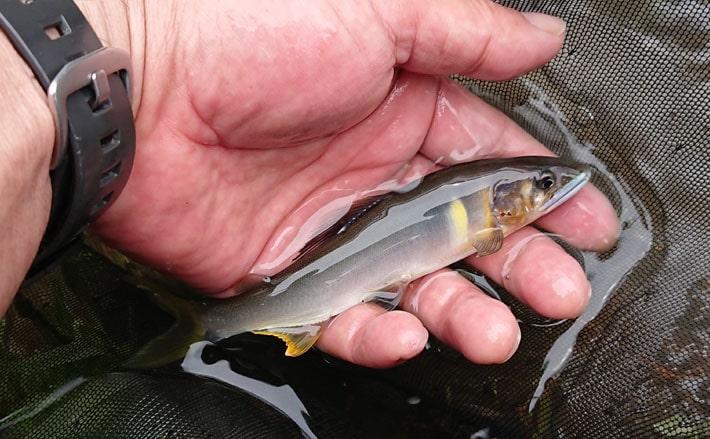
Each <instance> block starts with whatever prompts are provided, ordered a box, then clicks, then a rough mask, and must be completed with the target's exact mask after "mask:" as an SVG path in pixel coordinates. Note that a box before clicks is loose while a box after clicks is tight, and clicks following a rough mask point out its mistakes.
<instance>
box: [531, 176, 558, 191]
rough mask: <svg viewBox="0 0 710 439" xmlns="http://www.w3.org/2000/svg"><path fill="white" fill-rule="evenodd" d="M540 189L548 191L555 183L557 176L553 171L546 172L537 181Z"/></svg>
mask: <svg viewBox="0 0 710 439" xmlns="http://www.w3.org/2000/svg"><path fill="white" fill-rule="evenodd" d="M535 185H536V186H537V188H538V189H540V190H543V191H546V190H548V189H550V188H551V187H553V186H554V185H555V176H554V175H553V174H552V173H551V172H546V173H544V174H542V176H541V177H540V178H539V179H538V180H537V181H536V182H535Z"/></svg>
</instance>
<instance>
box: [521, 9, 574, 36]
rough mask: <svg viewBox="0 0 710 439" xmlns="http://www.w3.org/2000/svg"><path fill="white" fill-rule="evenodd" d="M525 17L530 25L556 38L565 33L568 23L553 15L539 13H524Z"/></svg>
mask: <svg viewBox="0 0 710 439" xmlns="http://www.w3.org/2000/svg"><path fill="white" fill-rule="evenodd" d="M523 16H525V19H526V20H528V22H529V23H530V24H532V25H533V26H535V27H536V28H538V29H540V30H541V31H544V32H547V33H548V34H552V35H555V36H560V35H562V34H564V33H565V30H566V29H567V23H565V22H564V20H562V19H560V18H557V17H553V16H552V15H547V14H541V13H539V12H523Z"/></svg>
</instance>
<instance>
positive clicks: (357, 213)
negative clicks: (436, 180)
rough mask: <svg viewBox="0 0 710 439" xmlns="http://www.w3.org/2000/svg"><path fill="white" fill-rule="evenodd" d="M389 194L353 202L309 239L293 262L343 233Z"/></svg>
mask: <svg viewBox="0 0 710 439" xmlns="http://www.w3.org/2000/svg"><path fill="white" fill-rule="evenodd" d="M389 196H390V195H389V194H382V195H376V196H372V197H366V198H362V199H360V200H357V201H355V202H354V203H353V204H352V206H350V209H349V210H348V211H347V213H346V214H345V215H343V216H342V217H340V219H339V220H338V221H336V222H335V223H334V224H333V225H332V226H330V227H328V228H327V229H325V230H323V231H322V232H320V233H319V234H317V235H315V236H314V237H313V238H311V240H310V241H308V242H307V243H306V245H304V246H303V248H302V249H301V250H300V251H299V252H298V254H297V255H296V257H295V258H293V260H294V261H297V260H299V259H301V258H302V257H303V256H304V255H305V254H307V253H311V252H313V251H315V250H316V249H317V248H319V247H320V246H321V245H323V244H324V243H326V242H328V241H329V240H330V239H331V238H333V237H335V236H337V235H340V234H341V233H345V231H347V230H348V229H349V228H350V227H351V226H352V225H353V224H355V223H356V222H357V221H358V220H359V219H360V218H362V216H363V215H364V214H365V213H367V212H368V211H370V210H372V208H374V207H375V206H377V205H378V204H380V203H381V202H382V201H383V200H384V199H385V198H388V197H389Z"/></svg>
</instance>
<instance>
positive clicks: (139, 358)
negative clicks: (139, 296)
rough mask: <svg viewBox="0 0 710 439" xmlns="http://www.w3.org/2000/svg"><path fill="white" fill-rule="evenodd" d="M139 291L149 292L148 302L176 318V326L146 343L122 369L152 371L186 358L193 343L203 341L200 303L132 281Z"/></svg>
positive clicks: (144, 281)
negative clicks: (152, 302)
mask: <svg viewBox="0 0 710 439" xmlns="http://www.w3.org/2000/svg"><path fill="white" fill-rule="evenodd" d="M132 281H133V283H135V284H136V285H138V287H139V288H142V289H145V290H147V291H148V292H149V294H150V297H151V300H153V301H154V302H155V303H156V304H157V305H158V306H160V307H161V308H162V309H164V310H165V311H167V312H169V313H170V314H172V315H173V317H175V323H173V325H172V326H171V327H170V329H168V330H167V331H166V332H165V333H164V334H162V335H159V336H158V337H156V338H155V339H153V340H151V341H150V342H148V343H147V344H146V345H145V346H143V347H142V348H141V349H140V350H139V351H138V352H136V353H135V354H133V356H132V357H131V358H129V359H128V360H127V361H126V362H125V363H124V366H125V367H128V368H132V369H151V368H155V367H159V366H163V365H165V364H169V363H172V362H173V361H177V360H179V359H181V358H183V357H184V356H185V353H187V350H188V348H189V347H190V345H191V344H192V343H195V342H198V341H202V340H204V335H205V334H204V332H205V331H204V329H203V328H202V324H201V321H200V315H199V309H198V307H199V303H197V302H192V301H189V300H184V299H181V298H179V297H177V296H175V295H173V294H171V293H169V292H167V291H166V290H165V288H164V287H163V286H161V285H159V284H157V283H155V282H151V281H146V280H145V279H138V278H132Z"/></svg>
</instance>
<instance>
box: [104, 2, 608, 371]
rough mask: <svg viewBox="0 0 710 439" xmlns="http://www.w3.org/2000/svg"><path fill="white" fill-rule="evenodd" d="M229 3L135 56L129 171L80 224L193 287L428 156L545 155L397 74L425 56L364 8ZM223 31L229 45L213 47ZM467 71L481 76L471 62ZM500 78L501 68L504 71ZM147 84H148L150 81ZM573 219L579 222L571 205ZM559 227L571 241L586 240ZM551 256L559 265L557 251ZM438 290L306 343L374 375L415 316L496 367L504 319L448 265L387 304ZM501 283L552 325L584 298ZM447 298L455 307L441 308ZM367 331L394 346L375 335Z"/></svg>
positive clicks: (278, 245)
mask: <svg viewBox="0 0 710 439" xmlns="http://www.w3.org/2000/svg"><path fill="white" fill-rule="evenodd" d="M217 7H223V8H225V9H228V8H229V7H230V6H229V5H224V2H220V6H217ZM234 8H235V10H226V11H225V10H223V11H220V13H219V14H216V13H213V14H210V16H216V17H220V18H219V19H218V20H217V21H216V22H209V23H204V24H203V25H202V27H199V26H200V22H199V21H195V22H187V21H186V22H185V23H188V24H190V25H191V26H193V27H195V26H197V28H194V29H191V30H192V31H194V32H182V33H181V34H179V35H178V36H177V37H178V38H177V40H176V41H175V42H174V52H173V55H174V56H173V57H168V58H167V59H170V60H172V63H162V62H155V63H152V64H151V63H149V62H146V68H145V72H144V75H145V79H144V81H145V82H144V86H143V95H142V102H141V107H140V110H139V113H138V116H137V121H136V125H137V130H138V131H137V132H138V151H137V156H136V160H135V167H134V170H133V173H132V176H131V179H130V181H129V184H128V186H127V187H126V189H125V191H124V193H123V195H122V196H121V197H120V199H119V201H118V202H117V203H116V205H115V206H114V207H113V208H112V209H111V210H110V212H109V213H107V214H106V215H105V217H103V218H102V219H101V222H100V223H98V224H96V229H97V231H99V232H100V233H101V234H102V235H104V236H105V237H106V238H107V239H108V241H109V242H110V243H111V244H113V245H115V246H116V247H117V248H119V249H122V250H124V251H126V252H127V253H129V254H132V255H134V256H136V257H138V258H139V259H142V260H144V261H146V262H149V263H151V264H153V265H155V266H157V267H158V268H161V269H163V270H165V271H168V272H170V273H171V274H174V275H176V276H178V277H180V278H182V279H183V280H186V281H187V282H189V283H191V284H193V285H195V286H196V287H198V288H200V289H203V290H205V291H207V292H212V293H218V292H220V291H224V290H225V289H227V288H228V287H230V285H232V284H234V283H235V282H237V281H239V280H240V279H242V278H243V277H244V276H245V275H247V274H248V273H249V272H250V271H256V272H259V273H266V271H268V270H273V269H275V268H276V267H277V266H278V263H277V262H278V261H277V260H278V257H279V256H280V255H281V253H283V251H284V250H285V248H286V247H287V246H288V243H289V242H290V241H291V240H293V238H294V234H295V233H296V232H295V231H297V230H299V229H300V228H301V226H302V225H303V224H304V223H305V222H307V220H308V218H309V217H311V216H312V215H313V214H314V213H315V212H316V211H318V210H320V209H321V208H322V207H323V206H325V205H326V204H328V203H329V202H330V201H332V200H333V199H335V198H341V197H343V196H348V195H352V194H354V193H357V192H358V191H363V190H367V189H371V188H374V187H376V186H378V185H379V184H381V183H382V182H385V181H391V180H398V179H402V178H406V177H408V176H411V175H416V174H421V173H423V172H427V171H429V170H431V169H432V168H433V167H434V164H433V161H437V162H441V163H442V164H447V163H451V162H453V161H455V159H456V157H458V156H460V155H461V154H468V156H467V159H468V160H471V159H474V158H481V157H484V156H512V155H521V154H545V153H546V150H545V149H544V148H543V147H542V146H541V145H539V144H537V143H536V142H534V141H533V140H532V139H530V138H529V137H527V136H526V135H525V133H523V132H522V131H520V130H519V129H517V128H516V127H514V126H513V125H512V123H511V122H509V121H508V120H507V119H506V118H505V117H503V116H502V115H500V114H499V113H497V112H495V111H493V110H492V109H490V108H488V107H487V106H485V105H484V104H482V103H481V102H480V101H478V100H476V99H474V98H473V97H472V96H470V95H469V94H468V93H467V92H463V91H462V90H459V89H458V88H456V87H455V86H453V85H452V84H450V83H448V82H446V80H443V79H440V78H439V77H435V76H426V75H419V74H415V73H411V72H409V71H406V70H401V71H400V72H399V74H396V72H397V67H398V66H400V65H403V66H404V67H406V68H411V69H414V70H424V69H423V67H422V66H425V65H426V62H425V60H426V58H425V55H424V54H421V53H420V56H419V58H418V57H417V55H416V54H417V52H416V51H402V50H400V49H401V47H402V41H401V40H400V41H398V43H397V44H395V42H394V40H393V37H392V35H391V33H389V31H388V29H387V27H386V26H384V25H383V24H382V21H381V20H379V21H378V20H373V16H374V15H376V12H375V11H374V10H372V11H371V10H368V11H365V12H364V13H363V12H362V11H358V12H359V14H350V15H349V16H348V17H351V18H349V19H348V20H350V21H344V20H343V19H342V17H343V16H344V15H340V14H339V12H342V11H338V10H336V9H334V8H331V7H328V8H317V7H314V8H311V9H309V11H307V12H303V11H300V10H299V11H295V10H294V11H292V12H293V14H292V15H289V14H288V11H284V12H285V13H284V14H282V15H279V16H275V15H273V14H272V15H264V16H265V17H271V18H269V19H268V20H261V21H258V20H254V19H253V18H252V17H250V16H245V15H244V14H243V13H241V12H242V11H240V10H237V9H236V8H242V9H243V7H241V6H234ZM202 13H204V11H202ZM304 14H305V15H304ZM310 14H319V16H318V17H313V16H311V15H310ZM279 17H282V18H283V20H282V21H279ZM352 17H355V18H360V21H358V20H356V19H355V18H352ZM267 21H268V22H267ZM195 23H197V24H195ZM370 23H374V24H370ZM234 29H240V30H241V31H239V32H235V31H234ZM245 29H246V30H245ZM273 29H279V32H277V33H275V34H273ZM230 32H232V33H237V35H234V38H227V37H226V36H227V35H230ZM194 35H199V40H198V41H195V39H194V38H190V37H191V36H194ZM148 37H149V42H150V33H149V34H148ZM284 37H286V38H287V40H288V41H289V44H284ZM232 41H234V44H233V45H230V44H229V43H230V42H232ZM404 45H405V46H406V44H404ZM157 46H158V47H163V46H161V45H160V44H158V45H157ZM147 47H148V49H147V55H146V59H147V60H151V59H161V58H159V57H157V56H155V57H154V58H151V47H156V46H150V45H148V46H147ZM154 50H155V49H154ZM422 53H425V52H422ZM207 54H209V55H210V56H207ZM353 54H356V55H353ZM405 55H406V56H405ZM537 56H538V58H544V57H546V56H548V55H547V54H546V53H545V52H544V51H542V53H541V54H538V55H537ZM162 59H166V58H162ZM178 60H183V61H182V62H181V63H180V64H177V61H178ZM188 60H189V62H188ZM230 60H231V62H230ZM522 62H523V63H525V61H522ZM527 63H528V64H530V63H531V61H528V62H527ZM176 64H177V65H176ZM526 67H527V66H526ZM520 68H521V67H517V69H518V70H519V69H520ZM444 70H445V68H444ZM482 72H483V73H482V75H483V76H487V75H489V76H490V75H492V74H489V73H486V69H485V66H484V68H482ZM432 73H443V72H439V71H438V70H437V69H434V70H433V71H432ZM515 73H517V71H516V67H515V66H512V67H511V72H508V73H506V74H515ZM155 78H159V80H158V81H157V82H159V83H156V84H153V83H152V81H155ZM166 84H167V85H168V87H161V86H164V85H166ZM472 116H474V117H472ZM584 197H585V195H583V194H581V195H580V197H578V198H580V200H582V201H579V202H580V203H583V204H584V203H587V204H591V205H596V206H599V205H602V206H603V207H604V208H606V209H607V211H606V212H604V213H605V214H606V219H605V220H604V221H593V223H594V224H596V229H597V230H598V235H599V236H610V235H612V234H613V233H614V228H613V224H612V223H613V222H612V221H611V220H609V218H610V213H609V212H611V211H610V209H609V208H608V206H607V205H604V202H603V198H602V197H601V196H600V195H599V194H598V193H596V192H592V191H587V195H586V198H584ZM602 216H604V215H602ZM575 220H576V221H577V222H587V223H589V222H590V219H589V218H587V217H583V216H579V215H578V217H576V219H575V217H574V212H573V217H572V219H571V221H575ZM550 221H551V222H552V227H551V228H552V229H554V228H555V220H554V218H553V219H551V220H550ZM562 229H563V230H561V232H562V233H563V234H564V232H565V230H564V228H562ZM522 232H523V233H522V234H520V236H519V238H517V240H516V239H513V237H511V239H509V240H508V241H509V242H510V245H509V247H510V246H513V245H515V243H516V242H521V240H524V239H525V238H526V236H529V235H530V234H532V233H534V232H532V231H529V230H528V231H522ZM567 232H570V231H569V230H567ZM566 235H567V236H568V237H569V238H570V240H571V241H573V242H575V239H576V243H577V244H579V245H581V246H584V247H594V246H595V245H598V242H599V239H598V237H596V239H595V237H592V238H586V239H585V238H583V237H582V236H575V234H574V232H570V233H566ZM536 241H538V240H536ZM534 245H537V246H538V247H541V246H543V245H544V246H548V247H549V245H550V244H549V243H547V242H538V243H536V244H534ZM534 245H530V247H533V246H534ZM505 251H506V249H505V248H504V249H503V250H502V251H501V255H504V254H505ZM552 251H553V256H556V257H560V258H562V257H563V255H562V251H561V250H559V249H553V250H552ZM538 252H539V250H538ZM532 253H533V254H535V253H536V252H535V251H533V252H532ZM538 254H539V253H538ZM490 258H492V259H488V258H481V260H480V261H478V262H479V265H481V266H482V267H483V268H484V269H488V270H490V271H491V272H495V271H497V273H498V277H500V273H501V271H500V267H501V266H502V265H503V263H504V259H501V258H504V256H500V255H499V256H495V255H494V256H492V257H490ZM496 258H497V259H496ZM484 259H488V262H483V260H484ZM274 261H276V262H274ZM486 264H488V266H486ZM269 267H270V268H269ZM263 268H265V269H263ZM563 269H564V270H567V271H569V272H570V273H571V274H567V275H566V276H567V278H569V279H572V280H570V282H571V283H577V284H578V286H580V288H584V286H585V285H587V284H586V279H585V278H584V274H583V273H582V272H581V270H580V269H579V267H578V266H576V264H575V263H574V261H567V262H566V263H563V264H561V265H560V266H559V270H563ZM548 271H549V270H548ZM553 275H554V273H552V274H551V275H550V279H552V278H553ZM493 277H494V279H495V278H496V275H495V274H494V275H493ZM437 286H438V289H439V290H441V289H442V288H443V289H444V290H446V291H448V293H447V294H448V295H449V296H450V300H449V302H447V303H448V305H446V306H442V304H438V305H436V304H434V305H432V306H430V307H429V308H428V309H427V311H424V312H419V313H417V317H414V316H413V315H412V314H408V313H404V312H393V313H388V314H385V315H383V314H381V312H380V311H379V310H377V309H375V308H373V307H368V306H363V307H360V308H359V309H354V310H352V311H349V312H347V313H344V314H343V315H341V316H340V317H339V318H338V319H336V320H335V321H334V322H333V324H332V325H331V327H330V328H328V330H327V331H326V333H325V334H324V335H323V337H322V339H321V342H320V346H321V347H322V348H323V349H325V350H328V351H330V352H331V353H334V354H336V355H338V356H341V357H343V358H345V359H348V360H350V361H355V362H359V363H362V364H368V365H373V366H388V365H391V364H394V363H396V362H397V361H399V360H400V359H403V358H408V357H411V356H412V355H415V354H416V353H417V352H418V351H419V350H421V349H422V347H423V343H424V341H426V335H425V331H424V329H423V327H422V324H421V323H420V321H422V322H424V324H425V325H426V326H427V327H429V328H430V329H431V330H432V331H434V332H435V333H436V334H437V335H438V336H439V337H440V338H442V339H444V340H445V341H447V342H449V343H451V344H452V345H454V346H455V347H457V348H459V349H460V350H462V352H463V353H464V354H465V355H467V356H468V357H469V358H471V359H473V360H476V361H482V362H489V361H500V360H502V359H505V357H507V355H508V352H509V351H510V350H511V347H514V345H515V344H516V343H517V341H516V338H517V336H518V333H517V326H516V324H515V321H514V319H512V315H510V313H509V311H508V310H507V309H505V307H503V306H501V305H500V304H498V303H497V302H493V301H490V299H487V298H485V297H484V296H481V295H480V293H479V292H477V291H475V290H474V289H473V287H472V286H470V285H468V284H466V283H465V282H462V280H461V279H458V278H455V277H452V275H451V273H449V272H446V271H444V272H440V273H437V274H435V275H432V276H430V277H429V278H428V279H425V280H423V281H421V282H419V284H418V286H415V287H414V288H412V289H411V290H410V291H409V292H408V297H405V299H404V302H403V307H404V308H405V309H408V304H410V303H411V301H412V300H413V298H414V297H415V296H422V295H424V296H423V297H417V300H418V302H419V303H420V304H421V303H422V302H423V301H426V297H433V296H431V294H430V293H428V292H425V291H436V290H437ZM512 289H513V290H515V289H516V287H515V286H513V287H512ZM517 289H518V290H519V291H518V292H517V293H518V295H519V296H520V297H521V298H522V299H523V300H524V301H526V302H528V303H531V305H533V306H535V307H537V308H538V309H539V308H542V310H541V311H543V312H545V313H546V314H548V315H552V316H558V315H559V316H562V317H566V316H567V315H570V316H572V315H574V314H575V313H578V312H579V311H580V310H581V307H582V306H583V305H584V304H585V303H586V297H585V296H584V294H585V293H586V291H583V292H582V293H581V295H580V294H577V296H580V297H581V298H580V297H577V298H572V299H571V300H568V303H566V305H565V304H563V305H554V304H553V305H549V303H547V302H549V300H548V301H544V300H542V299H539V300H538V299H535V298H533V297H527V298H526V291H525V288H517ZM515 293H516V292H515V291H514V294H515ZM432 300H434V299H432ZM536 301H537V302H540V303H537V302H536ZM439 302H440V300H439ZM454 302H457V303H458V304H457V305H456V307H457V308H458V310H459V312H458V313H456V312H451V310H450V309H448V308H447V307H452V306H453V303H454ZM459 302H460V303H459ZM409 308H411V306H409ZM469 309H470V311H471V312H474V313H475V314H481V315H485V316H486V317H485V318H484V319H483V320H484V321H485V322H484V323H481V322H479V323H478V324H479V326H480V325H486V326H487V330H485V331H482V330H481V329H480V328H477V327H475V324H474V325H473V326H474V327H472V326H471V323H466V322H463V321H462V320H463V319H464V318H465V317H464V315H465V314H466V312H467V311H469ZM410 310H411V309H410ZM457 314H460V315H457ZM466 319H470V315H469V316H468V317H466ZM501 322H502V323H501ZM491 328H492V329H491ZM469 329H470V330H471V331H473V332H472V333H471V334H469V333H468V332H469ZM476 331H477V332H478V333H480V334H482V335H481V336H480V337H479V336H476V335H475V333H476ZM493 333H497V334H498V335H497V336H496V337H493V338H495V340H494V339H493V338H491V334H493ZM383 334H388V335H389V334H394V335H396V337H394V338H392V339H390V340H387V341H383V337H382V335H383ZM496 345H497V347H496Z"/></svg>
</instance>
